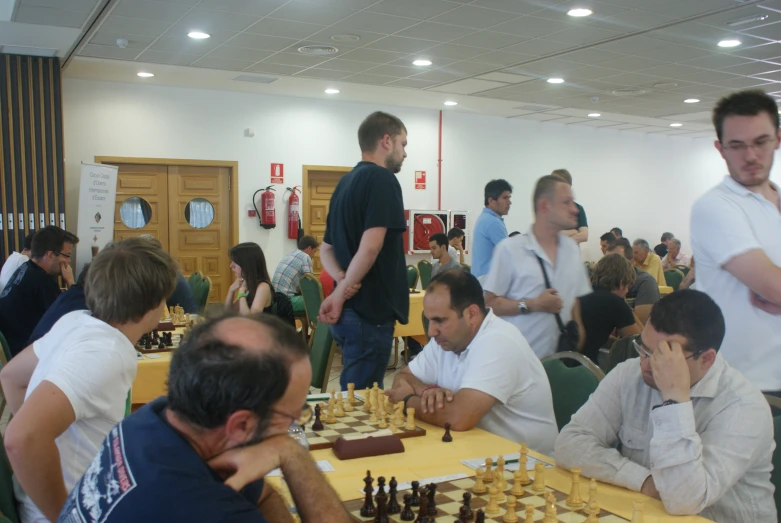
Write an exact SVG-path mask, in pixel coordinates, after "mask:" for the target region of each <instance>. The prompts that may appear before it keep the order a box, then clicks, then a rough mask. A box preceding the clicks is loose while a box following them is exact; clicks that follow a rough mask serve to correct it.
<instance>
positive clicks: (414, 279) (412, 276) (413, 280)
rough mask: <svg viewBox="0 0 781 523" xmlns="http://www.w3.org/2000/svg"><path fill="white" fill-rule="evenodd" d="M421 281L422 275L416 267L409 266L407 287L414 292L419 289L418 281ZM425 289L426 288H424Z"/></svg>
mask: <svg viewBox="0 0 781 523" xmlns="http://www.w3.org/2000/svg"><path fill="white" fill-rule="evenodd" d="M419 279H420V274H418V270H417V269H416V268H415V266H414V265H407V286H408V287H409V290H411V291H414V290H415V289H417V288H418V280H419ZM423 289H425V287H423Z"/></svg>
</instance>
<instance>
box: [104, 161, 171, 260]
mask: <svg viewBox="0 0 781 523" xmlns="http://www.w3.org/2000/svg"><path fill="white" fill-rule="evenodd" d="M110 165H116V166H117V167H119V174H118V178H117V198H116V202H115V207H114V240H123V239H125V238H131V237H134V236H141V235H142V234H151V235H153V236H154V237H155V238H157V239H158V240H160V242H161V243H162V244H163V247H164V248H166V249H167V248H168V196H167V193H168V191H167V186H168V166H167V165H139V164H130V163H111V164H110ZM123 205H124V207H123ZM106 218H108V217H107V216H106ZM123 219H124V221H123ZM90 241H91V240H90Z"/></svg>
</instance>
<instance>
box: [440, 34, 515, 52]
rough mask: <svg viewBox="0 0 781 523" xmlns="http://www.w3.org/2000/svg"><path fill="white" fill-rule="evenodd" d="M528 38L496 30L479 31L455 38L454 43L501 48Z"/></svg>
mask: <svg viewBox="0 0 781 523" xmlns="http://www.w3.org/2000/svg"><path fill="white" fill-rule="evenodd" d="M525 40H527V39H526V38H524V37H522V36H517V35H511V34H507V33H496V32H494V31H477V32H475V33H472V34H470V35H468V36H464V37H463V38H458V39H457V40H453V43H454V44H460V45H471V46H472V47H483V48H485V49H501V48H503V47H507V46H510V45H515V44H519V43H521V42H523V41H525Z"/></svg>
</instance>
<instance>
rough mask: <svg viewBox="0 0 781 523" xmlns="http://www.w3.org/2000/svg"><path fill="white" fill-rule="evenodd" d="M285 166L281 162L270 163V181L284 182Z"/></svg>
mask: <svg viewBox="0 0 781 523" xmlns="http://www.w3.org/2000/svg"><path fill="white" fill-rule="evenodd" d="M284 178H285V166H284V165H283V164H281V163H272V164H271V183H285V181H284Z"/></svg>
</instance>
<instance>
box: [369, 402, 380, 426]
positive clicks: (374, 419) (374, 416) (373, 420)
mask: <svg viewBox="0 0 781 523" xmlns="http://www.w3.org/2000/svg"><path fill="white" fill-rule="evenodd" d="M378 421H380V418H378V417H377V408H376V407H375V406H374V405H372V415H371V417H370V418H369V422H370V423H377V422H378Z"/></svg>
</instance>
